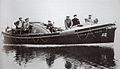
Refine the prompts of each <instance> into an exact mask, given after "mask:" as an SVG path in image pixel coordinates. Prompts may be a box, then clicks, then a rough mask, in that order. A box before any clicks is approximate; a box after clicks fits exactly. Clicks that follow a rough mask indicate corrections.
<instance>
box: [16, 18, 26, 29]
mask: <svg viewBox="0 0 120 69" xmlns="http://www.w3.org/2000/svg"><path fill="white" fill-rule="evenodd" d="M23 23H24V21H23V20H22V17H19V20H18V21H16V22H15V23H14V25H15V26H16V29H21V28H22V27H23Z"/></svg>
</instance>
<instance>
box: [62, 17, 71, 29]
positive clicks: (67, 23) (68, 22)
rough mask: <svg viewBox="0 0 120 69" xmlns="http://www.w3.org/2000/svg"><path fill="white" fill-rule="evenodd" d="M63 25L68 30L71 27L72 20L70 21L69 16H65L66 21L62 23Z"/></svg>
mask: <svg viewBox="0 0 120 69" xmlns="http://www.w3.org/2000/svg"><path fill="white" fill-rule="evenodd" d="M64 23H65V28H66V29H67V30H68V29H70V28H71V26H72V20H71V19H70V16H66V19H65V21H64Z"/></svg>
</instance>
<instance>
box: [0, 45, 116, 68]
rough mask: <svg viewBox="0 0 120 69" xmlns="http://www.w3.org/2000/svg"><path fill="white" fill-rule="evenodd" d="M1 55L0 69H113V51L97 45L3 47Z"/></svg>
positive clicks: (114, 66)
mask: <svg viewBox="0 0 120 69" xmlns="http://www.w3.org/2000/svg"><path fill="white" fill-rule="evenodd" d="M110 46H112V45H110ZM1 55H2V60H1V65H2V67H1V68H2V69H116V63H115V59H114V49H113V48H109V47H99V46H97V45H96V46H70V47H46V48H43V47H25V46H4V47H3V48H2V51H1Z"/></svg>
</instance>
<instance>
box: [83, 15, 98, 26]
mask: <svg viewBox="0 0 120 69" xmlns="http://www.w3.org/2000/svg"><path fill="white" fill-rule="evenodd" d="M85 23H87V25H93V24H97V23H98V19H97V18H96V19H95V20H93V19H92V15H88V18H85Z"/></svg>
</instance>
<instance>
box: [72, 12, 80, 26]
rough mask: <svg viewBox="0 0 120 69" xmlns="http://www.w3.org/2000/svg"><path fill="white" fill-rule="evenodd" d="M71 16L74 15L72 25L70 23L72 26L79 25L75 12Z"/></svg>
mask: <svg viewBox="0 0 120 69" xmlns="http://www.w3.org/2000/svg"><path fill="white" fill-rule="evenodd" d="M73 17H74V18H73V19H72V22H73V25H72V26H77V25H79V24H80V21H79V19H78V18H77V15H76V14H75V15H74V16H73Z"/></svg>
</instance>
